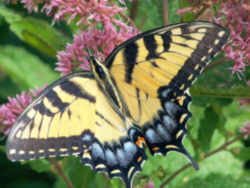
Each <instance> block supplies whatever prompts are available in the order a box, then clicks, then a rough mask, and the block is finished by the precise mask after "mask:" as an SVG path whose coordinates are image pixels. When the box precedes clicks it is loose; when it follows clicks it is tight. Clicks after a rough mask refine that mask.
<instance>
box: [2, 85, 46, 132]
mask: <svg viewBox="0 0 250 188" xmlns="http://www.w3.org/2000/svg"><path fill="white" fill-rule="evenodd" d="M41 90H42V89H37V90H30V92H22V93H21V94H20V95H16V97H15V98H12V97H8V103H6V104H3V105H0V122H1V123H2V124H3V125H6V127H5V128H4V134H8V133H9V130H10V128H11V126H12V125H13V124H14V123H15V121H16V120H17V118H18V116H19V115H20V114H21V113H22V112H23V110H24V109H25V108H26V107H27V106H28V105H29V104H30V103H31V102H32V100H33V98H34V97H36V96H37V95H38V94H39V93H40V92H41Z"/></svg>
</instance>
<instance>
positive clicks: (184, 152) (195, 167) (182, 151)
mask: <svg viewBox="0 0 250 188" xmlns="http://www.w3.org/2000/svg"><path fill="white" fill-rule="evenodd" d="M178 150H179V152H181V153H182V154H184V155H185V156H186V157H187V158H188V160H189V161H190V162H191V164H192V166H193V168H194V169H195V170H199V165H198V164H197V162H196V161H195V160H194V159H193V158H192V157H191V155H190V154H189V153H188V151H187V150H186V149H185V148H184V146H183V145H182V144H181V145H180V146H179V148H178Z"/></svg>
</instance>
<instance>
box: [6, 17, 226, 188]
mask: <svg viewBox="0 0 250 188" xmlns="http://www.w3.org/2000/svg"><path fill="white" fill-rule="evenodd" d="M228 36H229V33H228V32H227V30H226V29H225V28H223V27H221V26H220V25H217V24H214V23H209V22H204V21H196V22H190V23H180V24H174V25H169V26H164V27H160V28H157V29H153V30H150V31H147V32H144V33H142V34H139V35H137V36H135V37H133V38H131V39H129V40H128V41H126V42H124V43H123V44H121V45H120V46H118V47H117V48H115V49H114V50H113V52H112V53H111V54H110V55H109V56H108V57H107V58H106V60H105V62H100V61H99V60H98V58H96V57H94V56H91V57H90V63H91V71H90V72H87V71H81V72H75V73H72V74H69V75H67V76H64V77H62V78H61V79H59V80H57V81H55V82H54V83H52V84H51V85H50V86H48V87H47V88H46V89H45V90H44V91H43V92H42V93H41V94H40V95H39V96H38V97H37V98H36V99H35V100H34V101H33V102H32V103H31V104H30V105H29V106H28V107H27V108H26V109H25V110H24V112H23V113H22V114H21V115H20V117H19V118H18V120H17V121H16V122H15V124H14V126H13V128H12V130H11V131H10V134H9V136H8V140H7V156H8V158H9V159H10V160H12V161H22V160H31V159H38V158H49V157H58V156H66V155H75V156H77V157H79V158H80V161H81V163H82V164H84V165H89V166H91V167H92V169H93V170H94V171H97V172H99V171H102V172H106V173H107V174H108V176H109V177H111V178H112V177H120V178H121V179H122V180H123V181H124V183H125V185H126V187H127V188H131V187H132V180H133V177H134V175H135V173H136V172H138V171H141V168H142V165H143V163H144V162H145V160H146V159H147V156H146V154H145V148H148V149H149V150H150V152H151V154H152V155H155V154H162V155H166V154H167V153H168V152H169V151H177V152H180V153H182V154H184V155H185V156H186V157H187V158H188V159H189V160H190V161H191V163H192V164H193V166H194V168H196V169H198V165H197V164H196V163H195V161H194V160H193V159H192V158H191V156H190V155H189V154H188V152H187V151H186V150H185V148H184V146H183V144H182V140H183V137H184V136H185V134H186V132H187V130H186V123H187V120H188V119H189V118H190V117H191V113H190V111H189V104H190V102H191V96H190V94H189V88H190V86H191V85H192V84H193V82H194V81H195V80H196V79H197V77H198V76H199V75H200V74H201V72H202V71H203V70H204V68H205V67H206V66H207V65H208V63H209V62H210V60H211V59H212V57H213V56H214V55H215V54H216V53H218V52H219V51H220V49H221V48H222V46H223V45H224V44H225V43H226V41H227V38H228Z"/></svg>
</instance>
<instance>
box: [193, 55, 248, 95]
mask: <svg viewBox="0 0 250 188" xmlns="http://www.w3.org/2000/svg"><path fill="white" fill-rule="evenodd" d="M219 58H221V57H217V58H215V59H214V60H215V61H216V60H219ZM212 65H213V63H212V64H211V66H212ZM230 67H232V63H231V62H224V63H221V64H219V65H216V66H214V67H211V68H210V69H209V70H208V71H206V72H204V73H202V74H201V76H200V77H199V79H198V80H197V82H196V83H195V84H194V85H193V86H192V87H191V88H190V93H191V94H192V96H209V97H217V98H249V97H250V86H247V84H246V82H245V80H239V79H238V78H237V77H236V76H233V75H232V72H231V70H230V69H229V68H230ZM246 77H247V71H246Z"/></svg>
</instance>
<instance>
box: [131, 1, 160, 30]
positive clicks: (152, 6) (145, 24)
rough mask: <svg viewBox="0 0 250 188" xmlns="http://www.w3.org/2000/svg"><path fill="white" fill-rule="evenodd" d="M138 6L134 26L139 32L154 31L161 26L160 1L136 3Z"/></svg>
mask: <svg viewBox="0 0 250 188" xmlns="http://www.w3.org/2000/svg"><path fill="white" fill-rule="evenodd" d="M138 4H139V5H138V10H137V11H136V19H135V24H136V25H137V26H138V28H139V29H140V30H141V31H146V30H150V29H154V28H156V27H160V26H162V25H163V17H162V10H161V9H162V1H151V0H149V1H138ZM145 13H146V14H145Z"/></svg>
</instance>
